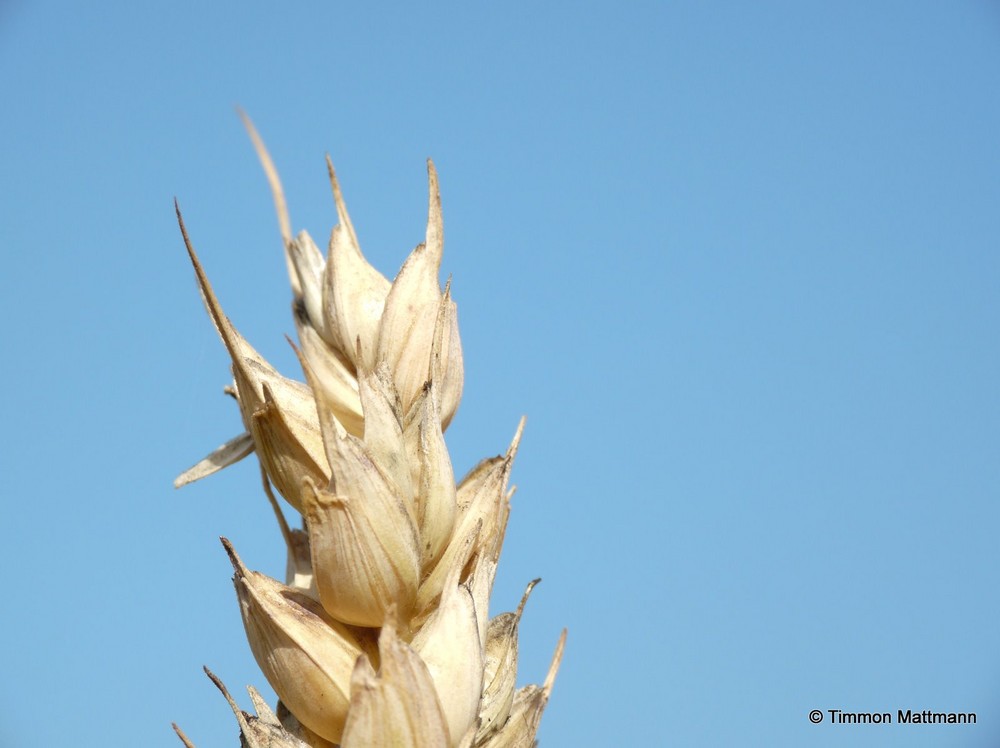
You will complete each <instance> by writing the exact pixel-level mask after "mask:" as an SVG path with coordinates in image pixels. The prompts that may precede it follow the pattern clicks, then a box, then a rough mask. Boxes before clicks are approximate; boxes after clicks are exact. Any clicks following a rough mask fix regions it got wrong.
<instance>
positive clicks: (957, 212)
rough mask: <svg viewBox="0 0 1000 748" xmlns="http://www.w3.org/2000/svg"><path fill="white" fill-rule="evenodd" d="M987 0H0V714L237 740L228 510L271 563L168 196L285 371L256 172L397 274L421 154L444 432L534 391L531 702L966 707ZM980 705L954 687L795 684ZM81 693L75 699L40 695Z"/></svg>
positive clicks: (801, 725)
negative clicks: (440, 328) (347, 219)
mask: <svg viewBox="0 0 1000 748" xmlns="http://www.w3.org/2000/svg"><path fill="white" fill-rule="evenodd" d="M998 76H1000V9H998V6H997V5H996V4H995V3H992V2H985V1H983V2H951V3H936V2H921V1H918V2H881V3H860V2H858V3H851V2H848V3H813V2H805V3H803V2H759V3H737V2H719V3H696V2H687V3H621V4H618V3H607V2H579V3H530V4H529V3H504V4H499V5H498V4H484V3H462V4H460V3H438V4H434V5H428V6H426V7H418V6H415V5H411V4H403V3H397V4H374V3H372V4H369V3H351V4H348V3H315V2H303V3H280V4H279V3H259V2H252V3H239V4H237V3H194V2H189V1H188V0H179V1H178V2H173V3H170V4H140V3H124V2H110V3H104V4H80V3H67V2H62V3H57V2H29V1H27V0H22V1H20V2H18V1H17V0H12V1H9V2H6V3H2V4H0V90H2V91H3V92H4V100H5V106H4V107H2V109H0V135H2V137H0V163H2V168H0V226H2V231H0V235H2V243H3V248H4V259H5V263H4V270H3V272H2V273H0V312H2V315H3V319H4V320H5V324H4V348H5V351H6V353H5V355H4V362H5V365H4V366H3V367H2V372H0V381H2V384H3V388H4V391H5V393H6V395H7V398H8V403H7V406H6V407H5V408H4V413H5V417H4V423H5V428H4V429H3V431H2V436H0V439H2V445H0V446H2V449H0V468H2V471H3V475H4V478H5V480H4V487H3V492H2V502H3V503H2V506H3V522H2V523H0V533H2V536H0V568H2V569H3V570H4V575H5V580H6V587H5V589H6V594H5V602H4V603H3V604H2V605H0V611H2V616H0V633H2V634H3V635H2V636H0V661H2V663H3V667H2V677H0V701H2V702H3V703H4V705H5V709H4V714H3V716H2V717H0V745H3V746H8V745H10V746H17V747H18V748H34V747H36V746H50V745H57V744H63V743H65V742H67V741H70V742H72V743H73V744H74V745H76V746H80V747H81V748H88V747H90V746H95V747H96V746H106V745H113V746H130V745H140V744H141V745H144V746H153V747H159V746H178V745H180V743H179V742H178V741H177V740H176V738H175V737H174V735H173V733H172V732H171V730H170V722H171V721H176V722H178V723H180V724H181V725H182V727H183V728H184V729H185V731H186V732H187V734H188V735H189V736H190V737H191V739H192V740H193V741H194V742H195V743H196V745H198V746H199V748H210V747H211V746H226V745H236V742H237V740H236V725H235V722H234V720H233V718H232V715H231V714H230V713H229V710H228V708H227V706H226V704H225V702H224V701H223V699H222V698H221V696H219V694H218V693H217V692H216V691H215V689H214V687H213V686H212V685H211V683H210V682H209V681H208V679H206V678H205V676H204V675H203V673H202V672H201V666H202V665H208V666H209V667H211V668H212V669H213V670H214V671H215V672H216V673H218V674H219V675H220V676H221V677H222V678H223V679H224V680H225V681H226V683H227V684H228V685H229V686H230V689H231V690H232V691H233V693H234V694H237V698H238V699H239V700H240V701H241V703H242V704H243V705H244V706H245V707H248V706H249V702H248V700H247V698H246V697H245V692H244V691H243V690H242V688H243V686H244V685H245V684H248V683H253V684H256V685H258V686H263V685H264V679H263V677H262V676H261V675H260V673H259V672H258V670H257V667H256V665H255V663H254V662H253V658H252V656H251V654H250V652H249V649H248V647H247V645H246V642H245V640H244V634H243V629H242V625H241V623H240V620H239V614H238V610H237V607H236V603H235V595H234V593H233V589H232V585H231V583H230V576H231V569H230V568H229V563H228V561H227V559H226V557H225V554H224V552H223V550H222V548H221V546H220V545H219V543H218V539H217V538H218V536H220V535H226V536H227V537H229V538H230V539H231V540H232V541H233V542H234V544H235V545H236V547H237V549H239V551H240V553H241V555H242V556H243V558H244V559H245V560H246V561H247V562H248V563H249V564H250V565H251V566H252V567H254V568H257V569H261V570H263V571H268V572H270V573H272V574H273V575H280V574H281V573H282V570H283V564H284V561H283V549H282V545H281V540H280V537H279V535H278V532H277V528H276V527H275V525H274V520H273V517H272V515H271V513H270V509H269V508H268V505H267V503H266V501H265V499H264V497H263V496H262V494H261V491H260V489H259V483H258V477H257V471H256V467H255V466H254V465H253V462H252V461H246V462H244V463H242V464H240V465H239V466H237V467H235V468H233V469H230V470H228V471H226V472H224V473H223V474H220V475H217V476H214V477H213V478H211V479H210V480H207V481H204V482H203V483H200V484H197V485H194V486H191V487H188V488H186V489H184V490H183V491H174V490H173V489H172V488H171V480H172V479H173V477H174V476H175V475H176V474H177V473H178V472H179V471H180V470H182V469H184V468H186V467H187V466H188V465H190V464H191V463H192V462H194V461H195V460H197V459H198V458H200V457H201V456H202V455H203V454H204V453H205V452H206V451H208V450H209V449H211V448H213V447H215V446H216V445H217V444H219V443H221V442H222V441H223V440H225V439H227V438H229V437H230V436H232V435H234V434H235V433H236V432H237V431H238V430H239V416H238V413H237V411H236V409H235V407H234V406H233V405H232V403H231V402H230V401H229V400H228V398H226V397H224V396H223V395H222V387H223V386H224V385H225V384H226V383H227V381H228V361H227V358H226V355H225V352H224V349H223V348H222V345H221V344H220V343H219V341H218V339H217V338H216V336H215V333H214V331H213V330H212V327H211V324H210V322H209V320H208V318H207V315H206V314H205V312H204V309H203V307H202V305H201V302H200V299H199V297H198V293H197V291H196V288H195V285H194V280H193V273H192V272H191V269H190V267H189V265H188V262H187V259H186V257H185V254H184V251H183V245H182V243H181V240H180V236H179V233H178V231H177V228H176V225H175V221H174V215H173V206H172V200H173V198H174V197H175V196H176V197H177V199H178V200H179V202H180V205H181V207H182V209H183V211H184V214H185V218H186V221H187V225H188V229H189V231H190V233H191V236H192V239H193V241H194V243H195V246H196V247H197V249H198V250H199V252H200V254H201V257H202V260H203V262H204V264H205V266H206V269H207V271H208V273H209V274H210V276H211V278H212V279H213V281H214V283H215V286H216V290H217V292H218V294H219V296H220V298H221V301H222V303H223V305H224V307H225V309H226V311H227V313H228V314H229V316H230V317H231V318H232V319H233V321H234V322H235V324H236V325H237V326H238V327H239V328H240V329H241V331H242V332H243V333H244V334H245V335H246V336H247V337H248V338H249V339H250V340H251V341H252V342H253V343H254V345H255V346H257V347H258V349H259V350H261V351H262V352H263V353H264V354H265V355H266V356H268V357H269V358H270V359H271V360H272V361H273V362H275V364H276V365H278V366H279V367H280V368H282V369H283V370H284V371H286V372H288V373H296V372H297V370H296V365H295V361H294V358H293V355H292V353H291V351H290V349H289V347H288V345H287V344H286V342H285V340H284V335H285V334H288V333H293V332H294V328H293V325H292V322H291V318H290V315H289V300H290V294H289V290H288V287H287V279H286V276H285V269H284V263H283V260H282V257H281V246H280V238H279V233H278V228H277V223H276V220H275V217H274V214H273V211H272V208H271V203H270V196H269V193H268V190H267V185H266V182H265V180H264V177H263V175H262V174H261V171H260V168H259V166H258V164H257V161H256V158H255V156H254V154H253V151H252V148H251V146H250V143H249V141H248V139H247V137H246V136H245V133H244V132H243V129H242V127H241V125H240V122H239V120H238V118H237V116H236V114H235V109H234V107H235V106H236V105H239V106H241V107H243V108H244V109H245V110H246V111H247V112H248V113H249V114H250V115H251V117H252V118H253V119H254V121H255V122H256V124H257V126H258V128H259V129H260V131H261V133H262V135H263V136H264V138H265V140H266V141H267V143H268V146H269V148H270V149H271V152H272V155H273V157H274V159H275V161H276V163H277V165H278V168H279V170H280V172H281V175H282V178H283V181H284V184H285V188H286V192H287V195H288V200H289V206H290V210H291V216H292V221H293V223H294V226H295V228H296V229H300V228H307V229H308V230H309V231H310V233H311V234H312V235H313V236H314V237H317V238H318V239H319V238H321V237H325V236H327V235H328V232H329V230H330V228H331V227H332V225H333V221H334V214H333V206H332V200H331V199H330V194H329V189H328V185H327V182H326V176H325V166H324V163H323V157H324V154H325V153H327V152H329V153H330V155H331V157H332V159H333V161H334V163H335V164H336V166H337V170H338V174H339V176H340V178H341V182H342V184H343V187H344V191H345V196H346V199H347V202H348V206H349V207H350V210H351V216H352V219H353V222H354V225H355V226H356V228H357V229H358V233H359V238H360V240H361V244H362V248H363V249H364V250H365V252H366V254H367V256H368V257H369V259H370V260H371V261H372V263H373V264H374V265H375V266H376V267H378V268H379V269H380V270H381V271H382V272H383V273H384V274H386V275H388V276H390V277H391V276H392V275H393V274H394V273H395V271H396V269H398V267H399V264H400V263H401V262H402V260H403V258H404V257H405V255H406V254H407V253H408V252H409V250H410V249H411V248H412V247H413V246H414V245H415V244H416V243H417V242H418V241H420V240H421V238H422V236H423V221H424V215H425V213H424V212H425V210H426V192H425V190H426V186H425V181H424V180H425V173H424V159H425V158H426V157H428V156H431V157H433V158H434V159H435V162H436V163H437V166H438V170H439V172H440V177H441V189H442V196H443V200H444V212H445V226H446V244H445V260H444V265H443V274H445V275H449V274H450V275H451V276H452V277H453V294H454V297H455V299H456V300H457V302H458V305H459V313H460V321H461V327H462V339H463V345H464V348H465V355H466V389H465V396H464V399H463V403H462V407H461V408H460V410H459V412H458V415H457V417H456V420H455V422H454V424H453V426H452V427H451V429H450V430H449V432H448V441H449V447H450V449H451V451H452V456H453V461H454V463H455V465H456V471H457V472H463V471H464V469H467V468H468V467H471V465H472V464H474V463H475V461H476V460H477V459H479V458H480V457H482V456H486V455H489V454H495V453H497V452H499V451H501V450H503V449H504V448H505V446H506V444H507V442H508V441H509V439H510V437H511V435H512V434H513V431H514V429H515V426H516V424H517V420H518V418H519V417H520V416H521V415H522V414H526V415H527V416H528V426H527V431H526V434H525V438H524V441H523V442H522V448H521V452H520V455H519V458H518V463H517V466H516V468H515V472H514V481H515V482H516V483H517V485H518V487H519V490H518V493H517V495H516V497H515V500H514V502H515V503H514V511H513V516H512V519H511V524H510V528H509V531H508V534H507V544H506V548H505V551H504V556H503V559H502V562H501V572H500V576H499V579H498V582H497V587H496V590H495V592H494V606H495V607H494V611H495V612H499V611H502V610H509V609H512V608H513V607H514V606H515V605H516V604H517V601H518V599H519V597H520V594H521V590H522V589H523V586H524V585H525V583H527V582H528V581H529V580H530V579H532V578H534V577H536V576H541V577H542V578H543V579H544V582H543V583H542V584H541V585H540V586H539V587H538V588H537V589H536V590H535V592H534V594H533V596H532V598H531V601H530V603H529V605H528V608H527V611H526V614H525V618H524V621H523V624H522V628H521V667H520V681H521V682H523V683H526V682H537V681H539V680H540V679H541V678H542V677H543V676H544V672H545V669H546V667H547V663H548V660H549V657H550V654H551V651H552V649H553V647H554V645H555V642H556V639H557V637H558V634H559V631H560V630H561V628H562V627H563V626H566V627H568V628H569V641H568V648H567V652H566V657H565V660H564V663H563V668H562V671H561V672H560V675H559V679H558V681H557V684H556V689H555V693H554V696H553V700H552V702H551V704H550V707H549V709H548V711H547V712H546V715H545V718H544V720H543V723H542V730H541V733H540V738H541V740H542V744H543V746H553V747H554V746H569V745H582V746H587V745H595V746H596V745H660V744H662V745H681V746H687V745H691V746H699V745H705V746H714V745H782V746H784V745H788V746H792V745H796V746H798V745H813V746H848V745H850V746H866V745H871V746H894V745H906V746H937V745H948V746H991V745H996V744H997V741H998V740H1000V629H998V627H997V620H1000V592H998V589H1000V588H998V585H997V580H998V578H1000V543H998V542H997V539H996V536H997V527H998V525H1000V501H998V499H1000V460H998V456H1000V395H998V382H1000V355H998V336H997V327H998V322H1000V314H998V313H1000V304H998V298H1000V251H998V238H1000V210H998V207H997V206H998V205H1000V138H998V135H997V134H998V133H1000V98H998V97H997V93H996V92H997V81H998ZM899 708H902V709H915V710H923V709H930V710H932V711H963V712H969V711H974V712H976V713H977V715H978V719H979V722H978V724H977V725H975V726H964V727H941V726H939V727H920V726H903V725H882V726H850V725H840V726H835V725H830V724H829V720H828V719H827V720H826V721H824V723H823V724H821V725H812V724H811V723H810V722H809V720H808V716H807V715H808V713H809V711H810V710H812V709H820V710H824V711H825V710H828V709H842V710H845V711H855V712H861V711H875V712H881V711H891V712H893V713H895V710H896V709H899ZM71 736H72V740H70V737H71Z"/></svg>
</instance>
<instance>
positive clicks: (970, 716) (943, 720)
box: [809, 709, 976, 725]
mask: <svg viewBox="0 0 1000 748" xmlns="http://www.w3.org/2000/svg"><path fill="white" fill-rule="evenodd" d="M809 721H810V722H812V723H813V724H817V725H818V724H819V723H820V722H824V721H828V722H829V723H830V724H831V725H891V724H898V725H974V724H976V713H975V712H936V711H934V710H932V709H897V710H896V712H895V714H893V713H892V712H845V711H844V710H842V709H825V710H823V711H820V710H819V709H813V710H812V711H811V712H809Z"/></svg>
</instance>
